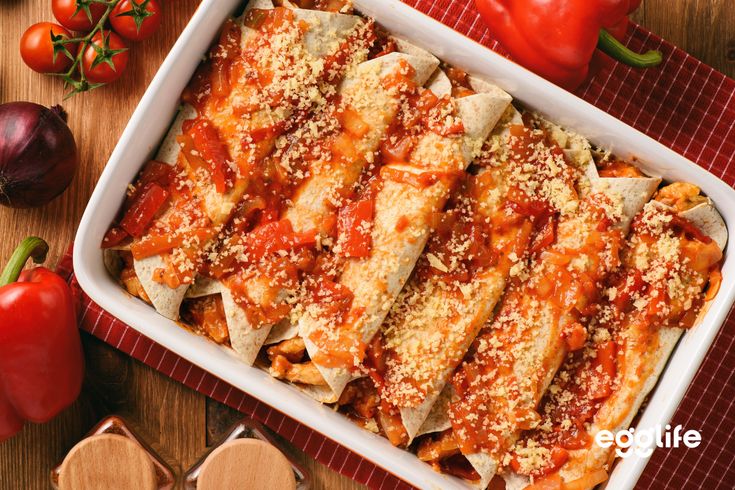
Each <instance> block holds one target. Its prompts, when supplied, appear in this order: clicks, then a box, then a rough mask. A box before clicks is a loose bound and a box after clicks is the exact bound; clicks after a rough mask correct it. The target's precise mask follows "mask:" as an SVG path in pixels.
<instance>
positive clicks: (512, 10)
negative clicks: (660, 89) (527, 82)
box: [475, 0, 661, 90]
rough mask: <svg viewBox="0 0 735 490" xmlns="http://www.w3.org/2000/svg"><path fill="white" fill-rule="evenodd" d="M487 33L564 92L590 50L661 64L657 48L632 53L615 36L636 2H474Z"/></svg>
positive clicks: (579, 76)
mask: <svg viewBox="0 0 735 490" xmlns="http://www.w3.org/2000/svg"><path fill="white" fill-rule="evenodd" d="M475 3H476V5H477V9H478V10H479V12H480V15H481V16H482V18H483V20H484V21H485V23H486V24H487V25H488V27H489V28H490V35H491V36H492V37H493V38H495V39H497V40H498V41H499V42H500V44H502V45H503V47H504V48H505V49H506V50H508V52H509V53H510V55H511V57H512V58H513V59H514V60H515V61H517V62H518V63H520V64H521V65H523V66H525V67H526V68H528V69H529V70H531V71H533V72H535V73H537V74H538V75H541V76H542V77H544V78H546V79H547V80H549V81H552V82H554V83H556V84H557V85H560V86H562V87H564V88H566V89H568V90H573V89H575V88H577V87H578V86H579V85H580V84H581V83H582V82H583V81H584V80H585V79H586V78H587V76H588V74H589V73H590V63H591V62H592V61H593V55H595V53H596V51H595V50H596V49H599V50H600V51H602V52H604V53H605V54H607V55H608V56H610V57H612V58H614V59H616V60H618V61H621V62H623V63H626V64H628V65H630V66H634V67H638V68H646V67H650V66H657V65H658V64H660V63H661V53H660V52H659V51H648V52H647V53H645V54H637V53H634V52H632V51H630V50H629V49H628V48H626V47H625V46H623V45H622V44H621V43H620V42H619V41H618V40H617V39H616V36H617V37H622V35H623V34H625V28H626V26H627V23H628V18H627V16H628V14H630V13H631V12H633V11H634V10H635V9H637V8H638V6H639V5H640V3H641V0H558V1H555V2H550V1H549V0H475Z"/></svg>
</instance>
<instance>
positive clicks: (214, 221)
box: [134, 1, 365, 320]
mask: <svg viewBox="0 0 735 490" xmlns="http://www.w3.org/2000/svg"><path fill="white" fill-rule="evenodd" d="M253 8H258V9H269V8H273V4H272V3H271V2H266V1H258V2H251V4H250V5H249V6H248V8H247V9H246V11H245V13H244V14H243V17H244V16H245V15H247V14H248V12H249V11H250V10H252V9H253ZM294 17H295V19H296V21H299V22H303V23H304V24H305V25H307V26H308V27H307V28H306V32H305V33H304V34H301V31H299V30H298V29H286V30H284V32H279V34H277V35H276V37H278V42H276V43H269V44H265V45H264V44H262V43H260V39H261V38H262V34H261V33H260V32H258V31H256V30H253V29H250V28H248V27H246V26H245V25H241V29H242V34H241V44H242V46H243V50H246V49H250V50H256V54H255V56H253V58H254V59H256V60H257V63H259V64H260V66H261V67H262V68H264V69H268V70H271V71H272V72H273V73H275V75H274V77H273V81H272V82H271V85H272V86H273V87H276V88H277V89H278V90H282V91H283V92H284V95H285V96H287V100H296V101H297V102H296V103H295V104H293V105H283V104H281V105H279V106H277V107H275V108H273V109H269V108H266V109H262V108H261V109H258V110H255V111H252V112H250V113H249V114H248V116H249V117H248V118H243V117H242V115H240V112H241V111H242V110H241V109H240V108H239V107H240V106H242V101H248V100H251V99H252V98H253V97H255V94H256V92H258V93H259V92H263V91H266V90H267V89H269V86H265V87H262V86H258V87H257V89H256V88H254V86H253V85H252V84H251V83H248V78H247V77H244V78H243V79H242V80H243V83H242V84H235V85H234V86H233V89H232V90H231V93H230V94H229V96H228V97H229V100H230V103H229V104H224V105H222V106H220V105H213V104H209V103H208V104H205V106H204V109H203V114H197V111H196V110H195V109H194V108H193V107H192V106H190V105H188V104H187V105H185V106H184V107H183V108H182V110H181V111H180V112H179V114H178V115H177V117H176V119H175V121H174V124H173V125H172V127H171V129H170V130H169V133H168V135H167V136H166V138H165V140H164V142H163V144H162V145H161V148H160V149H159V154H158V156H157V158H158V159H159V160H161V161H164V162H166V163H169V164H171V165H177V164H179V165H183V169H184V170H185V171H188V173H189V175H190V176H191V177H192V182H193V184H194V186H195V187H196V191H195V195H196V196H197V198H198V199H200V200H201V207H202V209H203V212H204V214H205V215H206V216H207V217H208V218H209V220H210V227H211V228H212V229H213V230H215V232H218V230H220V229H221V228H222V226H223V225H224V224H225V222H226V221H227V220H228V219H229V216H230V215H231V212H232V210H233V209H234V207H235V206H236V204H237V203H238V202H239V201H240V200H241V199H243V198H245V196H244V193H245V190H246V189H247V185H248V177H247V171H246V170H245V169H247V168H248V167H249V166H251V165H253V164H254V163H255V162H254V161H253V159H254V156H253V152H252V150H250V149H249V148H248V147H247V145H243V131H252V130H255V129H258V128H268V127H272V126H273V125H274V124H276V123H278V122H279V121H285V120H287V119H288V118H289V117H291V115H292V114H293V113H294V112H295V111H296V110H297V109H298V110H309V109H310V108H311V107H313V106H314V105H316V104H318V103H319V102H321V101H323V100H324V98H325V97H326V95H325V94H324V93H322V91H321V90H322V86H323V85H324V84H320V77H321V76H322V71H323V70H324V63H323V60H324V59H325V58H326V57H327V56H329V55H331V54H332V53H335V52H336V51H337V50H338V49H339V48H340V46H341V44H342V43H343V42H345V41H346V40H347V39H348V38H349V37H350V36H352V35H353V34H355V33H356V32H357V31H358V30H359V29H361V28H362V27H363V26H364V24H365V22H364V21H363V20H362V19H360V18H359V17H357V16H351V15H342V14H335V13H330V12H321V11H313V10H303V9H295V10H294ZM240 22H241V21H240ZM258 50H265V51H264V52H263V54H262V55H260V56H258V54H257V53H258V52H259V51H258ZM283 58H291V59H293V62H292V63H291V64H289V65H288V67H287V68H286V69H284V68H283V67H282V66H281V61H282V59H283ZM235 111H240V112H235ZM197 116H203V117H205V118H207V120H209V121H210V122H211V124H214V125H215V127H216V128H217V129H218V131H219V133H220V135H221V137H222V139H223V142H224V143H225V144H226V146H227V147H228V149H229V151H230V155H231V156H232V158H233V160H234V162H232V165H233V166H234V167H235V168H236V172H237V178H236V181H235V183H234V185H233V187H232V189H230V190H228V191H227V192H225V193H223V194H220V193H218V192H217V191H216V190H215V188H214V184H213V183H211V182H209V181H208V180H207V181H202V180H201V179H199V178H197V174H196V172H194V171H192V170H191V169H188V166H187V164H186V159H185V158H180V155H181V151H180V147H179V144H178V142H177V141H176V138H177V137H178V136H179V135H180V134H182V129H181V125H182V123H183V121H184V120H187V119H194V118H196V117H197ZM169 216H170V213H169V214H164V215H163V216H162V217H161V218H159V222H160V223H165V222H166V220H167V219H168V218H169ZM215 235H216V233H215ZM211 244H212V242H211V241H208V242H205V243H199V244H197V245H196V248H195V250H194V255H195V256H197V257H198V258H197V259H195V260H190V259H187V260H183V261H182V260H181V259H179V257H181V255H182V254H181V253H180V250H179V249H174V250H173V251H172V252H169V253H166V254H161V255H156V256H152V257H147V258H145V259H142V260H136V261H135V264H134V266H135V271H136V274H137V275H138V278H139V279H140V281H141V284H142V286H143V289H144V290H145V291H146V293H147V295H148V297H149V298H150V299H151V302H152V303H153V306H154V307H155V308H156V310H157V311H158V312H159V313H160V314H162V315H163V316H165V317H167V318H171V319H174V320H175V319H178V316H179V307H180V305H181V302H182V300H183V298H184V295H185V293H186V290H187V289H188V287H189V285H190V284H189V283H187V282H184V283H183V284H181V285H180V286H178V287H176V288H173V289H172V288H170V287H168V286H166V285H165V284H162V283H160V282H157V281H155V280H154V279H153V276H154V273H155V272H156V271H160V270H166V269H167V268H169V267H176V268H177V269H178V271H180V272H184V271H187V274H189V275H191V274H192V273H195V272H196V269H197V268H198V261H199V260H200V259H201V255H202V254H203V253H204V251H205V250H206V249H207V247H209V246H210V245H211ZM171 257H174V258H176V259H175V260H176V261H177V262H176V264H175V265H173V264H172V263H170V261H169V260H168V258H171Z"/></svg>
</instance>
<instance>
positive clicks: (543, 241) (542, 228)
mask: <svg viewBox="0 0 735 490" xmlns="http://www.w3.org/2000/svg"><path fill="white" fill-rule="evenodd" d="M556 223H557V220H556V218H555V217H554V216H553V215H551V214H548V215H546V216H545V217H544V218H542V219H541V224H540V225H539V226H538V229H539V231H538V233H536V236H535V237H534V239H533V244H532V245H531V248H530V252H531V253H532V254H535V253H538V252H541V251H542V250H545V249H546V248H547V247H548V246H549V245H551V244H552V243H554V241H555V240H556Z"/></svg>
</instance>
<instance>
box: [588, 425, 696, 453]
mask: <svg viewBox="0 0 735 490" xmlns="http://www.w3.org/2000/svg"><path fill="white" fill-rule="evenodd" d="M683 430H684V429H683V428H682V426H681V425H677V426H676V427H674V429H673V430H671V426H670V425H668V424H667V425H666V427H665V429H662V428H661V426H660V425H657V426H656V427H652V428H650V429H641V430H635V428H630V429H626V430H621V431H618V432H617V433H615V434H613V433H612V432H611V431H609V430H601V431H600V432H598V433H597V434H596V435H595V443H596V444H597V445H598V446H600V447H603V448H609V447H610V446H612V445H613V444H615V453H616V454H617V455H618V456H620V457H621V458H627V457H628V456H629V455H631V454H633V453H635V454H636V455H638V456H640V457H642V458H647V457H649V456H650V455H651V453H653V450H654V448H655V447H666V448H672V447H680V445H681V444H683V445H684V446H686V447H688V448H695V447H697V446H699V444H701V442H702V435H701V434H700V433H699V431H697V430H693V429H690V430H688V431H686V432H683Z"/></svg>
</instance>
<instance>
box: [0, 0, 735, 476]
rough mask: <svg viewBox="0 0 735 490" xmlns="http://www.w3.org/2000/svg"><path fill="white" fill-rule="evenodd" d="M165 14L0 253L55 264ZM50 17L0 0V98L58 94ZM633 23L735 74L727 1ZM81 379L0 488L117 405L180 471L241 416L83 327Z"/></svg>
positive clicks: (146, 69) (670, 3)
mask: <svg viewBox="0 0 735 490" xmlns="http://www.w3.org/2000/svg"><path fill="white" fill-rule="evenodd" d="M162 3H163V5H164V21H163V25H162V27H161V30H160V31H159V32H158V33H157V34H156V35H155V36H154V37H153V38H151V39H149V40H147V41H145V42H143V43H140V44H136V45H135V46H133V49H132V50H131V59H130V64H129V66H128V69H127V72H126V74H125V75H124V76H123V77H122V78H121V79H120V80H119V81H117V82H116V83H115V84H114V85H111V86H108V87H104V88H102V89H99V90H96V91H93V92H90V93H87V94H82V95H78V96H76V97H73V98H72V99H70V100H67V101H65V102H64V103H63V105H64V107H65V108H66V110H67V111H68V113H69V126H70V127H71V129H72V131H73V133H74V135H75V136H76V139H77V144H78V146H79V149H80V157H81V158H80V166H79V170H78V173H77V176H76V178H75V180H74V183H73V184H72V186H71V187H70V189H69V190H68V191H67V192H66V193H65V194H64V195H63V196H62V197H60V198H58V199H56V200H55V201H54V202H52V203H51V204H50V205H48V206H46V207H44V208H41V209H35V210H10V209H6V208H0V259H2V260H3V261H4V260H6V259H7V258H8V257H9V256H10V253H11V251H12V250H13V249H14V247H15V245H16V244H17V243H18V241H20V240H21V239H22V238H23V237H25V236H27V235H30V234H35V235H38V236H41V237H44V238H46V239H47V240H48V241H49V243H50V245H51V253H50V257H49V264H55V263H56V260H57V259H58V258H59V257H60V256H61V255H63V253H64V251H65V250H66V248H67V246H68V245H69V243H70V242H71V240H72V239H73V237H74V233H75V231H76V227H77V224H78V222H79V219H80V217H81V215H82V212H83V211H84V208H85V206H86V203H87V200H88V199H89V196H90V195H91V193H92V190H93V189H94V186H95V183H96V181H97V179H98V177H99V175H100V172H101V171H102V168H103V167H104V165H105V163H106V162H107V159H108V157H109V155H110V153H111V151H112V149H113V147H114V145H115V143H116V142H117V139H118V137H119V136H120V134H121V132H122V130H123V128H124V127H125V124H126V123H127V121H128V119H129V117H130V115H131V113H132V111H133V109H134V108H135V106H136V104H137V102H138V100H139V99H140V97H141V95H142V94H143V92H144V90H145V88H146V86H147V85H148V83H149V82H150V80H151V78H152V77H153V75H154V74H155V72H156V70H157V67H158V66H159V65H160V63H161V61H162V60H163V58H164V57H165V55H166V53H167V52H168V51H169V49H170V48H171V46H172V45H173V43H174V41H175V40H176V37H177V36H178V34H179V32H180V31H181V29H182V28H183V27H184V25H185V24H186V22H187V20H188V19H189V17H190V16H191V15H192V13H193V12H194V10H195V9H196V7H197V5H198V3H199V1H198V0H162ZM46 20H53V16H52V13H51V7H50V1H49V0H0V102H10V101H17V100H27V101H32V102H37V103H40V104H44V105H47V106H49V105H52V104H56V103H59V102H60V101H61V100H62V98H63V96H64V93H65V92H64V89H63V87H62V85H61V83H60V81H59V80H57V79H54V78H51V77H46V76H43V75H39V74H37V73H34V72H32V71H31V70H30V69H28V68H26V66H25V65H24V64H23V62H22V61H21V59H20V56H19V54H18V41H19V39H20V36H21V34H22V32H23V30H24V29H25V28H26V27H27V26H29V25H31V24H33V23H35V22H41V21H46ZM635 20H636V21H637V22H639V23H642V24H643V25H645V26H646V27H648V28H649V29H651V30H653V31H654V32H656V33H658V34H660V35H662V36H663V37H665V38H666V39H668V40H669V41H671V42H673V43H675V44H677V45H678V46H680V47H682V48H683V49H685V50H687V51H689V52H690V53H692V54H693V55H695V56H696V57H698V58H699V59H701V60H702V61H704V62H705V63H708V64H710V65H712V66H713V67H715V68H716V69H718V70H720V71H722V72H724V73H726V74H727V75H729V76H731V77H732V76H735V9H733V8H732V0H645V1H644V3H643V6H642V7H641V9H640V10H639V11H638V12H637V13H636V14H635ZM84 346H85V354H86V361H87V379H86V381H85V387H84V391H83V393H82V396H81V397H80V398H79V400H78V401H77V402H76V403H75V404H74V405H73V406H72V407H70V408H69V409H68V410H66V411H65V412H64V413H63V414H61V415H60V416H59V417H57V418H56V419H55V420H53V421H52V422H49V423H48V424H44V425H33V424H30V425H28V426H27V427H26V428H25V429H24V430H23V432H22V433H21V434H19V435H18V436H16V437H15V438H13V439H11V440H10V441H7V442H5V443H2V444H0V489H1V490H5V489H8V490H10V489H13V490H15V489H29V490H33V489H45V488H49V471H50V470H51V468H52V467H53V466H54V465H55V464H57V463H58V462H60V461H61V459H63V456H64V454H66V452H67V451H68V450H69V449H70V448H71V447H72V446H73V445H74V444H75V443H76V442H77V441H78V440H79V439H80V438H81V437H82V436H83V434H84V433H85V432H86V431H87V430H89V428H91V427H92V425H94V423H95V422H96V421H98V420H99V419H100V418H102V417H103V416H104V415H106V414H109V413H113V412H115V413H121V414H123V415H125V416H128V417H130V418H131V419H133V420H134V421H135V422H136V423H137V424H139V425H140V426H142V427H144V428H145V431H146V433H147V435H148V439H149V440H150V441H151V442H153V443H154V444H155V445H156V446H157V447H158V448H160V450H161V452H162V453H164V456H165V457H166V458H167V459H168V460H169V461H171V462H172V464H173V465H174V466H175V469H176V470H177V471H178V472H179V473H181V472H182V471H181V470H182V469H183V470H185V469H186V468H187V467H188V466H189V465H191V464H192V463H193V462H194V461H196V459H197V458H198V456H199V455H201V454H202V453H203V452H204V450H205V449H206V447H207V445H209V444H211V443H212V442H213V441H215V440H216V439H217V438H219V437H220V436H221V435H222V433H223V432H224V431H225V430H226V428H227V427H228V426H229V425H230V424H231V423H233V422H234V421H235V420H237V419H238V418H239V417H240V415H239V414H238V413H237V412H235V411H234V410H231V409H229V408H227V407H225V406H223V405H221V404H219V403H216V402H214V401H212V400H207V399H206V398H205V397H204V396H202V395H200V394H198V393H196V392H194V391H192V390H190V389H188V388H185V387H183V386H182V385H180V384H178V383H176V382H174V381H172V380H170V379H168V378H166V377H164V376H162V375H160V374H159V373H157V372H156V371H154V370H152V369H151V368H148V367H147V366H145V365H142V364H141V363H139V362H137V361H134V360H131V359H130V358H129V357H127V356H125V355H123V354H121V353H119V352H118V351H115V350H114V349H112V348H111V347H108V346H107V345H105V344H103V343H102V342H100V341H98V340H97V339H94V338H92V337H90V336H87V335H85V336H84ZM287 452H288V453H289V455H290V456H292V457H294V458H296V459H297V460H299V462H300V463H302V464H303V465H304V466H305V467H306V468H307V469H308V471H309V472H310V473H311V475H312V478H313V480H312V481H313V482H314V488H316V489H322V488H328V489H356V488H362V487H361V486H360V485H357V484H355V483H353V482H351V481H349V480H347V479H345V478H343V477H341V476H340V475H337V474H336V473H334V472H332V471H330V470H329V469H327V468H326V467H324V466H322V465H320V464H319V463H316V462H314V461H313V460H311V459H310V458H309V457H307V456H306V455H304V454H303V453H301V452H300V451H298V450H296V449H293V448H290V449H287Z"/></svg>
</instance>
